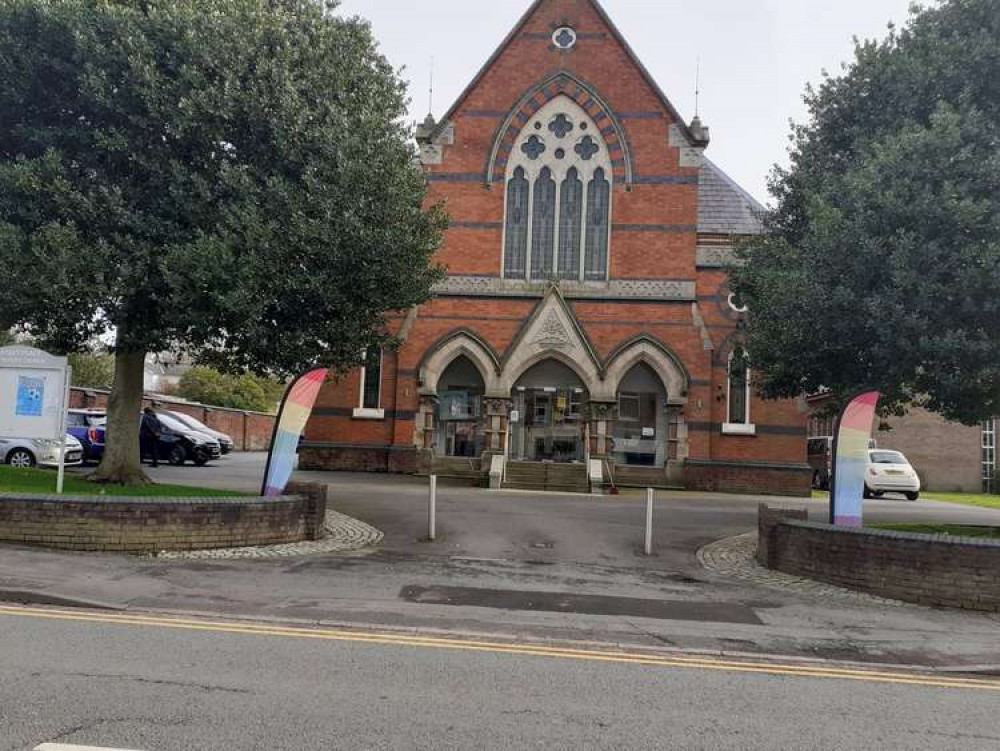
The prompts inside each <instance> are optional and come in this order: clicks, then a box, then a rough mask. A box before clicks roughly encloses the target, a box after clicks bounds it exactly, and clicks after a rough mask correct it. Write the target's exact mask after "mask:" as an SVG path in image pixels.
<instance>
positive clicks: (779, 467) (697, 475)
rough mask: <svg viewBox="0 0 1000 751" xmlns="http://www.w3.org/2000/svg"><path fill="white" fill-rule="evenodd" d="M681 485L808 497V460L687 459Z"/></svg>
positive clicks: (704, 488)
mask: <svg viewBox="0 0 1000 751" xmlns="http://www.w3.org/2000/svg"><path fill="white" fill-rule="evenodd" d="M684 487H685V488H687V489H688V490H700V491H703V492H711V493H714V492H718V493H749V494H754V495H782V496H794V497H801V498H808V497H809V496H810V495H811V494H812V469H811V468H810V467H809V465H808V464H780V463H776V462H754V461H746V462H739V461H725V460H715V459H688V460H687V461H685V462H684Z"/></svg>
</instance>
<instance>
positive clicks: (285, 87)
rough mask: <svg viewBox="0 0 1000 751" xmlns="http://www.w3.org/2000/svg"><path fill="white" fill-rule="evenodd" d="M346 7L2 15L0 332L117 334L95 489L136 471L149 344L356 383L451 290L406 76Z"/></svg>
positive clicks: (11, 3) (170, 5) (229, 363)
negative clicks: (414, 313)
mask: <svg viewBox="0 0 1000 751" xmlns="http://www.w3.org/2000/svg"><path fill="white" fill-rule="evenodd" d="M335 5H336V3H334V2H325V3H324V2H321V0H278V1H277V2H269V3H260V2H257V1H256V0H145V1H144V2H142V3H132V2H124V1H123V0H61V1H60V2H38V1H37V0H5V2H4V3H3V4H2V5H0V50H3V52H2V55H0V66H2V67H0V289H3V290H4V294H3V295H2V296H0V325H3V326H6V325H8V324H18V325H20V326H21V327H23V328H25V329H27V330H29V331H31V332H32V333H33V334H35V335H37V336H38V337H39V338H40V339H43V340H45V341H48V342H52V343H53V346H55V347H57V348H61V349H63V350H64V351H72V350H75V349H79V348H81V347H82V346H83V344H84V343H85V342H87V341H90V340H92V339H94V338H95V337H98V336H101V335H104V334H107V333H109V332H111V333H113V334H114V337H115V338H114V346H113V352H114V355H115V377H114V387H113V390H112V393H111V396H110V400H109V404H108V444H107V448H106V451H105V454H104V460H103V461H102V463H101V465H100V467H99V468H98V470H97V471H96V473H95V475H94V479H96V480H99V481H105V482H121V483H129V482H142V481H145V478H144V476H143V475H142V472H141V469H140V465H139V453H138V452H139V449H138V445H139V443H138V437H137V431H138V420H137V415H138V413H139V408H140V403H141V401H140V400H141V395H142V377H143V360H144V358H145V355H146V353H147V352H159V351H164V350H169V351H183V352H184V353H186V354H188V355H189V356H191V357H192V358H194V359H197V360H198V361H200V362H206V363H208V364H211V365H213V366H216V367H220V368H222V369H225V370H230V371H232V372H245V371H248V370H252V371H259V372H266V373H270V374H272V375H275V376H279V377H282V376H287V375H290V374H293V373H296V372H300V371H302V370H304V369H306V368H308V367H311V366H314V365H315V364H317V363H321V364H323V365H326V366H330V367H333V368H335V369H343V368H346V367H349V366H353V365H356V364H357V363H358V361H359V360H360V353H361V352H362V351H363V350H364V349H365V348H366V347H377V346H381V345H382V344H384V343H386V342H388V341H391V336H390V335H389V331H388V326H387V320H388V315H389V314H391V313H392V312H393V311H399V310H405V309H406V308H408V307H409V306H412V305H416V304H419V303H420V302H422V301H424V300H425V299H426V298H427V296H428V294H429V289H430V287H431V285H432V284H433V283H434V281H436V279H437V278H438V277H439V273H440V272H439V270H438V269H436V268H434V267H432V266H431V264H430V259H431V257H432V254H433V252H434V250H435V249H436V247H437V245H438V244H439V241H440V236H441V232H442V231H443V228H444V223H445V221H444V216H443V212H442V211H441V210H440V208H437V207H432V208H429V209H425V207H424V201H425V195H426V180H425V178H424V177H423V175H422V174H421V173H420V171H419V169H418V168H417V166H416V165H415V163H414V155H415V152H414V148H413V146H412V145H411V139H410V134H409V132H408V131H407V129H406V128H405V127H404V126H403V125H402V124H401V123H402V122H403V117H404V115H405V112H406V93H405V86H404V84H403V83H402V82H401V81H400V79H399V78H398V76H397V75H396V73H395V72H394V71H393V69H392V68H391V67H390V66H389V64H388V63H387V61H386V60H385V59H384V58H383V57H382V56H381V55H380V54H379V52H378V51H377V49H376V45H375V42H374V41H373V39H372V35H371V30H370V28H369V27H368V25H367V24H366V23H364V22H363V21H360V20H358V19H343V18H339V17H336V16H334V15H333V14H332V12H331V11H332V10H333V8H334V7H335Z"/></svg>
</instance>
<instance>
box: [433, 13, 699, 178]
mask: <svg viewBox="0 0 1000 751" xmlns="http://www.w3.org/2000/svg"><path fill="white" fill-rule="evenodd" d="M559 95H566V96H569V97H571V98H572V99H573V100H574V101H575V102H576V103H577V104H579V105H580V106H582V107H583V108H584V109H586V110H587V112H588V114H589V115H590V116H591V117H594V118H595V119H596V120H598V121H599V123H600V126H601V133H600V135H601V136H602V137H604V138H605V139H606V141H607V144H608V147H609V148H610V149H611V150H612V151H613V152H614V157H615V160H616V162H617V164H616V165H615V169H616V175H615V178H616V182H621V183H626V184H631V182H632V174H633V172H640V171H641V172H646V173H661V172H663V171H664V168H667V169H668V171H673V170H676V169H680V168H682V167H685V166H687V165H682V164H681V159H680V156H679V151H680V149H682V148H690V147H692V146H699V145H701V146H703V145H704V144H700V143H699V142H698V139H697V138H696V137H695V136H694V135H692V133H691V132H690V131H689V130H688V128H687V127H686V126H685V125H684V122H683V120H682V119H681V118H680V117H679V115H678V113H677V111H676V110H675V109H674V107H673V106H672V105H671V103H670V102H669V100H667V98H666V96H665V95H664V94H663V92H662V91H661V90H660V89H659V87H658V86H657V85H656V83H655V81H653V79H652V77H651V76H650V75H649V74H648V72H647V71H646V70H645V68H644V67H643V66H642V64H641V63H640V62H639V60H638V58H637V57H636V56H635V54H634V52H633V51H632V50H631V48H630V47H629V46H628V44H627V42H625V40H624V39H623V38H622V36H621V34H620V33H619V32H618V30H617V28H615V26H614V24H613V23H612V22H611V20H610V18H609V17H608V16H607V14H606V13H605V12H604V10H603V8H601V6H600V5H599V4H598V3H597V2H595V0H536V2H535V3H533V4H532V6H531V7H530V8H529V10H528V12H527V13H526V14H525V15H524V16H523V17H522V19H521V21H520V22H519V23H518V24H517V25H516V26H515V27H514V29H513V30H512V31H511V33H510V34H509V35H508V36H507V38H506V39H505V40H504V41H503V43H502V44H501V45H500V47H499V48H498V49H497V51H496V52H495V53H494V54H493V56H492V57H491V58H490V59H489V61H488V62H487V63H486V65H485V66H484V67H483V68H482V70H481V71H480V72H479V73H478V74H477V76H476V77H475V78H474V79H473V81H472V82H471V83H470V85H469V87H468V88H467V89H466V90H465V91H464V92H463V93H462V95H461V96H460V97H459V98H458V100H457V101H456V103H455V104H454V106H453V107H452V108H451V110H450V111H449V112H448V114H447V115H446V116H445V117H444V118H443V119H442V121H441V122H440V123H438V124H437V125H434V126H433V127H427V128H426V129H425V132H424V133H423V135H424V141H425V142H426V146H425V151H426V152H427V153H426V155H425V160H424V161H425V164H427V166H428V167H429V168H430V171H431V172H435V171H442V172H449V173H454V172H458V171H459V170H460V171H461V173H462V174H463V175H464V174H469V175H471V173H472V172H475V171H482V175H483V182H484V183H491V182H494V181H499V180H502V177H501V173H502V168H503V163H504V162H503V157H504V156H505V155H506V154H505V150H506V149H509V148H510V147H511V146H512V144H513V142H514V141H515V140H516V139H517V137H518V134H519V133H520V131H521V129H522V128H523V127H524V126H525V124H526V123H527V122H528V120H530V118H531V115H532V114H533V113H534V112H535V111H537V110H538V109H540V108H541V107H543V106H545V104H546V103H547V102H548V101H551V99H552V98H553V97H555V96H559ZM629 120H636V121H644V122H645V124H644V126H643V127H641V128H639V127H635V128H632V130H635V131H637V132H636V133H634V134H633V135H632V137H631V138H630V137H629V136H627V135H626V130H627V129H629V123H628V121H629ZM428 125H429V124H428ZM671 126H673V132H671ZM671 136H672V137H671ZM635 141H639V143H636V142H635ZM455 147H458V148H455ZM651 147H652V149H651ZM633 149H641V150H642V152H643V153H646V154H650V153H655V151H659V152H660V153H661V154H664V153H665V152H670V156H668V158H667V159H663V157H662V156H661V157H660V158H658V159H656V160H655V163H651V164H647V165H639V166H637V167H636V168H633V163H632V159H631V153H630V152H631V151H632V150H633ZM477 154H478V157H479V158H478V159H476V156H477ZM484 157H485V159H484ZM484 161H485V164H484ZM477 162H478V163H477ZM664 162H667V164H664ZM691 166H693V167H697V165H691ZM671 168H672V169H671Z"/></svg>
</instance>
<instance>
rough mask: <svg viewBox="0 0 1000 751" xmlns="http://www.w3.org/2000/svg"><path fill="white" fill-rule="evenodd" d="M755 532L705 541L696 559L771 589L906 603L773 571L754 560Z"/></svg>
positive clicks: (857, 599)
mask: <svg viewBox="0 0 1000 751" xmlns="http://www.w3.org/2000/svg"><path fill="white" fill-rule="evenodd" d="M756 556H757V533H756V532H748V533H747V534H744V535H738V536H736V537H727V538H726V539H724V540H718V541H716V542H712V543H709V544H708V545H705V546H704V547H703V548H701V550H699V551H698V562H699V563H701V565H702V566H704V567H705V568H706V569H708V570H709V571H711V572H713V573H716V574H721V575H723V576H730V577H734V578H737V579H742V580H743V581H747V582H750V583H751V584H756V585H758V586H761V587H769V588H771V589H782V590H785V591H789V590H791V591H794V592H797V593H799V594H803V595H809V596H814V597H822V598H823V599H827V600H828V599H831V598H834V599H838V600H851V601H854V602H858V603H867V604H872V603H877V604H880V605H895V606H905V605H906V603H903V602H900V601H899V600H889V599H886V598H884V597H876V596H875V595H870V594H866V593H864V592H858V591H855V590H853V589H844V588H843V587H836V586H834V585H832V584H826V583H824V582H818V581H816V580H815V579H806V578H804V577H801V576H793V575H792V574H785V573H782V572H781V571H772V570H771V569H768V568H764V567H763V566H761V565H760V564H759V563H757V558H756Z"/></svg>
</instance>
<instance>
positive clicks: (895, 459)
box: [868, 451, 909, 464]
mask: <svg viewBox="0 0 1000 751" xmlns="http://www.w3.org/2000/svg"><path fill="white" fill-rule="evenodd" d="M868 456H869V457H871V461H872V464H908V463H909V462H907V461H906V457H905V456H903V455H902V454H901V453H899V452H898V451H871V452H869V454H868Z"/></svg>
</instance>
